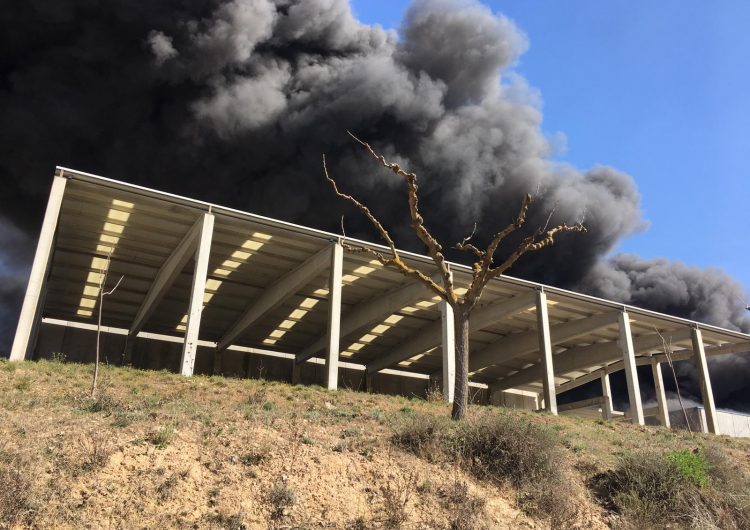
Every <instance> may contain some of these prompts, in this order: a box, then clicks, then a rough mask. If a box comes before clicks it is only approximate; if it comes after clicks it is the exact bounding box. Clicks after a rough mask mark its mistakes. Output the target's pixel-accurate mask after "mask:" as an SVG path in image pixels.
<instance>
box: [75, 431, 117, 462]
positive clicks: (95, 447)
mask: <svg viewBox="0 0 750 530" xmlns="http://www.w3.org/2000/svg"><path fill="white" fill-rule="evenodd" d="M79 445H80V450H81V463H80V467H81V469H82V470H84V471H93V470H95V469H100V468H103V467H104V466H106V465H107V462H109V457H110V456H112V453H113V452H114V447H113V446H112V442H111V441H110V440H109V439H107V437H106V436H104V435H103V434H101V433H94V434H91V435H88V436H84V437H82V438H81V440H80V442H79Z"/></svg>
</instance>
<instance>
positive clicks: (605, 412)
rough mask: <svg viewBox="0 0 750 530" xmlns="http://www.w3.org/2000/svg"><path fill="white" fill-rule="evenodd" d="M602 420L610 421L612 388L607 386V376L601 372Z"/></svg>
mask: <svg viewBox="0 0 750 530" xmlns="http://www.w3.org/2000/svg"><path fill="white" fill-rule="evenodd" d="M601 379H602V397H603V398H604V400H603V401H602V418H603V419H605V420H607V421H609V420H611V419H612V410H613V408H614V407H613V406H612V387H611V386H610V384H609V374H608V373H607V372H606V371H602V376H601Z"/></svg>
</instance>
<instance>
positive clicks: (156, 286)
mask: <svg viewBox="0 0 750 530" xmlns="http://www.w3.org/2000/svg"><path fill="white" fill-rule="evenodd" d="M202 229H203V216H201V217H199V218H198V219H197V220H196V221H195V223H194V224H193V226H192V227H191V228H190V230H188V231H187V233H186V234H185V235H184V236H183V238H182V240H181V241H180V243H179V244H178V245H177V247H175V249H174V250H173V251H172V253H171V254H170V255H169V257H167V259H166V260H165V261H164V264H163V265H162V266H161V268H160V269H159V272H157V273H156V277H154V281H153V282H151V287H149V289H148V292H147V293H146V296H145V298H144V299H143V302H141V305H140V307H139V308H138V311H137V312H136V313H135V318H134V319H133V323H132V324H131V325H130V330H129V331H128V335H129V336H131V337H133V336H135V335H137V334H138V332H139V331H140V330H141V329H142V328H143V326H144V324H146V321H147V320H148V318H149V317H150V316H151V314H152V313H153V312H154V309H156V306H157V305H158V304H159V302H160V301H161V299H162V298H163V297H164V295H165V294H166V292H167V290H168V289H169V288H170V287H171V286H172V284H173V283H174V281H175V280H176V279H177V277H178V276H179V275H180V273H181V272H182V271H183V269H184V268H185V265H187V263H188V261H190V259H191V258H192V257H193V254H194V253H195V250H196V248H197V247H198V240H199V238H200V235H201V231H202Z"/></svg>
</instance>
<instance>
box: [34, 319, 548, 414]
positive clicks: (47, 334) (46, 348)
mask: <svg viewBox="0 0 750 530" xmlns="http://www.w3.org/2000/svg"><path fill="white" fill-rule="evenodd" d="M126 350H130V352H131V353H130V363H131V364H132V366H134V367H136V368H141V369H144V370H168V371H170V372H178V371H179V367H180V358H181V356H182V344H181V343H180V342H166V341H161V340H153V339H144V338H135V339H130V343H128V341H127V339H126V337H125V335H121V334H115V333H102V334H101V342H100V359H101V362H102V363H105V364H113V365H121V364H123V363H124V362H125V359H126ZM95 352H96V332H95V331H93V330H86V329H80V328H73V327H68V326H60V325H55V324H46V323H43V324H42V325H41V326H40V329H39V335H38V339H37V342H36V348H35V349H34V354H33V356H32V358H33V359H51V358H52V357H53V355H54V354H55V353H62V354H64V356H65V359H66V360H67V361H70V362H77V363H92V362H94V358H95ZM217 367H218V370H219V373H221V374H222V375H224V376H226V377H240V378H242V377H251V378H264V379H268V380H273V381H283V382H288V383H290V382H291V380H292V359H290V358H287V356H283V355H280V356H271V355H262V354H258V353H249V352H242V351H235V350H226V351H224V352H223V353H222V354H221V356H220V358H219V362H218V366H217ZM214 369H215V356H214V349H213V348H209V347H205V346H199V347H198V352H197V355H196V359H195V368H194V373H195V374H200V375H211V374H213V373H214ZM299 383H300V384H305V385H321V386H322V385H324V384H325V365H324V364H323V363H322V361H320V360H312V361H311V362H306V363H304V364H303V365H302V367H301V369H300V379H299ZM428 387H429V380H428V379H427V378H422V377H409V376H403V375H394V374H388V373H377V374H375V375H374V376H373V377H372V388H371V389H368V390H369V391H372V392H375V393H379V394H389V395H400V396H405V397H419V398H424V397H426V395H427V390H428ZM339 388H342V389H343V388H345V389H351V390H359V391H364V390H365V389H366V385H365V372H364V371H363V370H361V369H359V370H358V369H354V368H346V367H340V368H339ZM502 394H508V392H503V393H502ZM470 396H471V399H472V401H473V402H475V403H479V404H486V403H487V399H488V398H487V390H486V389H482V388H475V387H473V388H471V392H470ZM533 396H534V397H535V394H534V395H533ZM506 403H507V404H506ZM499 404H502V405H505V406H511V407H514V408H524V407H525V406H526V407H528V408H529V409H530V410H533V408H535V407H534V406H532V404H531V401H529V400H528V397H522V396H521V397H519V396H515V395H513V396H510V397H508V398H507V399H505V400H503V401H502V402H501V403H499Z"/></svg>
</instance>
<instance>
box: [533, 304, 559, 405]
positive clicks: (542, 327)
mask: <svg viewBox="0 0 750 530" xmlns="http://www.w3.org/2000/svg"><path fill="white" fill-rule="evenodd" d="M536 329H537V334H538V335H539V355H540V356H541V358H542V384H543V386H544V392H543V394H544V410H546V411H547V412H551V413H552V414H555V415H557V394H556V393H555V370H554V367H553V365H552V341H551V339H550V335H549V316H548V315H547V295H546V294H545V292H544V291H537V293H536Z"/></svg>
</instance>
